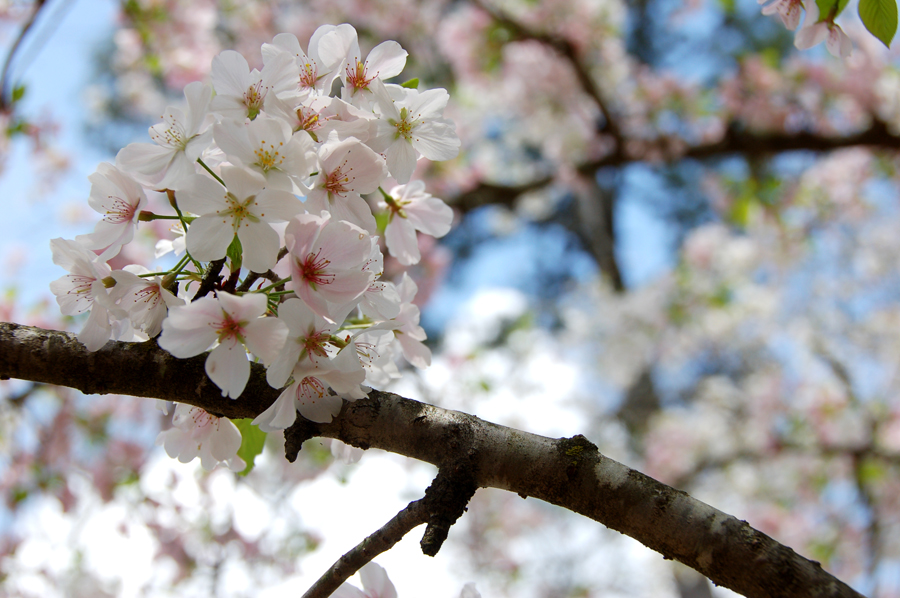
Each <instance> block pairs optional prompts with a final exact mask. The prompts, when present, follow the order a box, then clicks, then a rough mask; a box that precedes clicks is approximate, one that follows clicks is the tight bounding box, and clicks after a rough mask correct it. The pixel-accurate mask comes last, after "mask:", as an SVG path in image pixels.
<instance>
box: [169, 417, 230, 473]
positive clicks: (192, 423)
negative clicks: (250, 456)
mask: <svg viewBox="0 0 900 598" xmlns="http://www.w3.org/2000/svg"><path fill="white" fill-rule="evenodd" d="M156 444H157V445H162V446H163V447H164V448H165V449H166V454H168V455H169V456H170V457H172V458H173V459H178V460H179V461H181V462H182V463H189V462H190V461H193V460H194V459H195V458H196V457H200V465H201V466H202V467H203V469H206V470H207V471H209V470H211V469H213V468H214V467H216V465H218V464H219V463H224V464H225V466H226V467H228V469H230V470H232V471H241V470H243V469H244V468H245V467H246V466H247V464H246V463H244V460H243V459H241V458H240V457H238V456H237V452H238V449H240V448H241V432H240V430H238V429H237V426H235V425H234V424H233V423H231V421H229V420H228V419H227V418H224V417H216V416H214V415H210V414H209V413H207V412H206V411H204V410H202V409H199V408H197V407H192V406H190V405H187V404H185V403H179V404H178V405H177V406H176V407H175V415H174V416H173V417H172V427H171V428H169V429H168V430H163V431H162V432H160V433H159V435H158V436H157V437H156Z"/></svg>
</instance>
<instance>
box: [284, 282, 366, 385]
mask: <svg viewBox="0 0 900 598" xmlns="http://www.w3.org/2000/svg"><path fill="white" fill-rule="evenodd" d="M351 305H352V304H351ZM347 311H348V312H349V308H348V309H347ZM344 315H346V314H344ZM335 318H336V319H337V320H338V321H340V322H343V320H344V318H343V317H342V316H341V315H339V314H335ZM278 319H279V320H281V321H282V322H284V324H285V325H286V326H287V329H288V333H287V341H286V342H285V345H284V347H283V348H282V349H281V351H279V352H278V357H276V358H275V360H274V361H273V362H272V364H271V365H270V366H269V368H268V369H267V370H266V380H268V382H269V385H270V386H272V387H273V388H281V387H282V386H284V383H285V382H287V380H288V378H289V377H290V376H291V375H294V376H295V377H297V376H298V375H299V377H303V376H304V375H305V374H306V373H310V374H314V373H316V372H317V371H320V370H322V371H326V370H328V369H330V367H331V366H330V365H328V362H329V359H330V357H331V356H332V355H334V354H336V353H337V351H338V349H337V347H335V346H334V344H333V343H332V338H331V337H332V335H333V334H335V332H336V331H337V328H338V324H336V323H334V322H329V321H328V320H326V319H325V318H323V317H322V316H319V315H317V314H315V313H314V312H313V311H312V310H311V309H310V308H309V307H307V305H306V304H305V303H303V302H302V301H300V300H299V299H288V300H287V301H285V302H284V303H283V304H282V305H281V306H280V307H279V308H278Z"/></svg>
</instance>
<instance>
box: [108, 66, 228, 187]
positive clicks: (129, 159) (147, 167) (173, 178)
mask: <svg viewBox="0 0 900 598" xmlns="http://www.w3.org/2000/svg"><path fill="white" fill-rule="evenodd" d="M184 97H185V98H186V99H187V112H186V113H184V112H182V111H181V110H179V109H178V108H174V107H172V106H169V107H168V108H166V113H165V114H164V115H163V116H162V119H163V122H161V123H159V124H156V125H153V126H152V127H150V138H151V139H153V141H154V142H155V144H156V145H154V144H152V143H132V144H129V145H127V146H125V147H124V148H122V149H121V150H120V151H119V153H118V155H117V156H116V166H118V167H119V168H120V169H122V170H124V171H126V172H128V173H130V174H131V175H132V176H134V177H135V179H137V181H138V182H139V183H141V184H142V185H144V186H146V187H150V188H153V189H166V188H170V189H173V188H175V186H176V184H177V182H178V181H179V180H181V179H183V178H184V177H186V176H189V175H191V174H194V173H195V172H196V166H195V163H196V161H197V158H199V157H200V156H201V154H203V151H204V150H205V149H206V148H207V146H208V145H209V140H210V138H211V137H212V130H211V129H210V128H209V127H210V125H211V124H212V116H211V115H210V114H209V105H210V100H211V99H212V88H211V87H210V86H209V85H203V84H202V83H198V82H194V83H189V84H188V85H187V86H186V87H185V88H184Z"/></svg>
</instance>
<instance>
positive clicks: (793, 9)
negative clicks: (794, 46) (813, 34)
mask: <svg viewBox="0 0 900 598" xmlns="http://www.w3.org/2000/svg"><path fill="white" fill-rule="evenodd" d="M767 1H768V0H758V2H759V4H765V3H766V2H767ZM810 1H812V2H815V0H810ZM802 9H803V0H774V2H771V3H770V4H766V5H765V6H763V9H762V13H763V14H764V15H766V16H768V15H773V14H776V13H777V14H778V16H779V17H781V22H782V23H784V26H785V27H787V29H788V31H793V30H794V29H796V28H797V25H799V24H800V11H801V10H802Z"/></svg>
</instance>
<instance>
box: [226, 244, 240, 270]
mask: <svg viewBox="0 0 900 598" xmlns="http://www.w3.org/2000/svg"><path fill="white" fill-rule="evenodd" d="M225 255H227V256H228V259H230V260H231V271H232V272H237V271H238V270H240V269H241V263H243V262H242V259H243V258H242V256H243V255H244V248H243V247H242V246H241V240H240V239H239V238H238V236H237V235H235V236H234V240H233V241H232V242H231V245H229V246H228V251H226V252H225Z"/></svg>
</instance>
